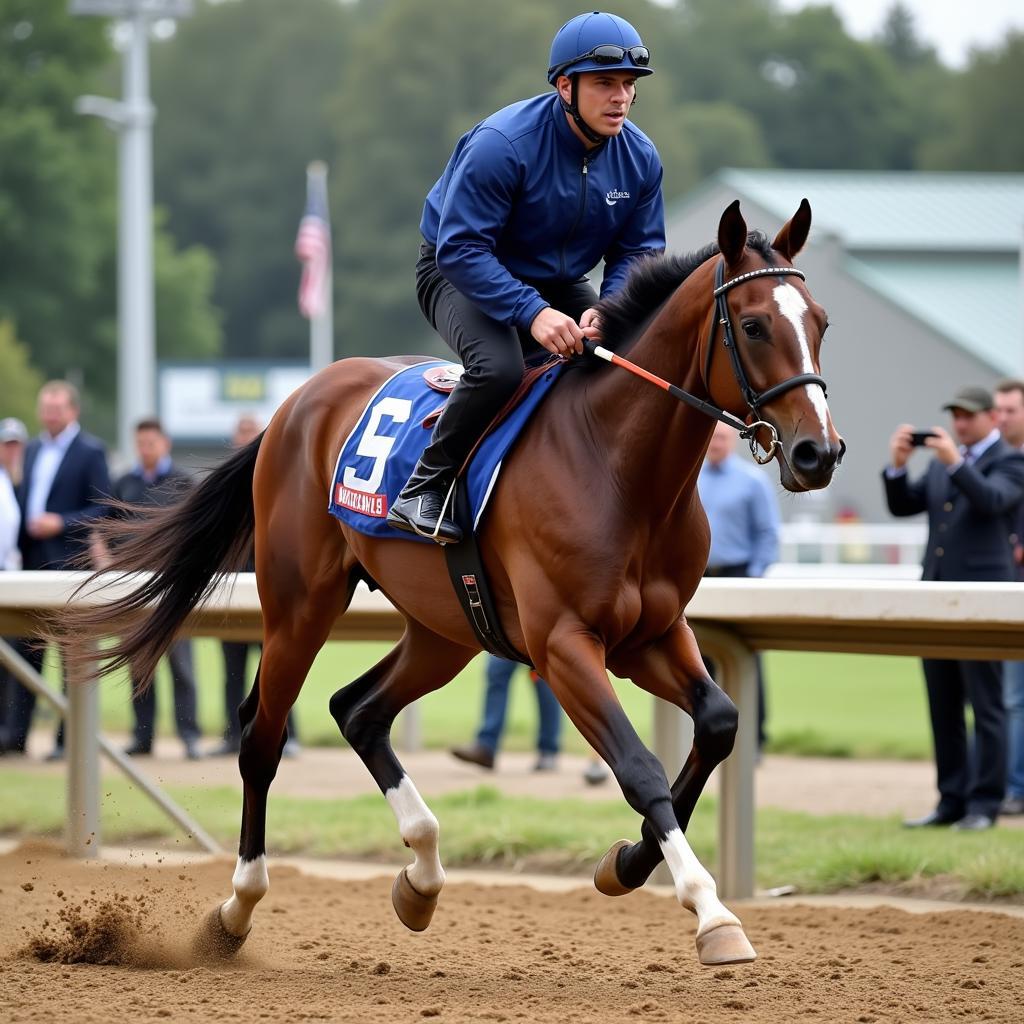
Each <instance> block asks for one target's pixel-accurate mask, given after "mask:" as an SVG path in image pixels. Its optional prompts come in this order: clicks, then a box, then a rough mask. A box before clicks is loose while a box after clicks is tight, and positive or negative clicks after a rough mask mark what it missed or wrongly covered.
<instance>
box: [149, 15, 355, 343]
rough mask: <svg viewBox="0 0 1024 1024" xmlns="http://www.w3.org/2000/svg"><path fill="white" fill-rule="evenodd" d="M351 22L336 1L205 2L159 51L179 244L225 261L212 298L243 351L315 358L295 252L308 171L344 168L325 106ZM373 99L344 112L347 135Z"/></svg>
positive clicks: (160, 137)
mask: <svg viewBox="0 0 1024 1024" xmlns="http://www.w3.org/2000/svg"><path fill="white" fill-rule="evenodd" d="M352 21H353V18H352V15H351V13H350V11H349V10H348V8H347V7H346V5H343V4H341V3H339V2H338V0H303V2H302V3H301V4H294V3H293V4H284V3H281V2H280V0H245V2H244V3H239V2H230V3H222V4H208V3H203V4H201V5H199V6H198V8H197V10H196V14H195V16H194V17H193V18H191V19H189V20H188V21H183V22H181V23H180V24H179V27H178V31H177V33H176V35H175V36H174V37H173V38H172V39H170V40H168V41H166V42H165V43H163V44H162V45H160V46H159V47H156V48H155V49H154V55H153V96H154V102H155V104H156V106H157V109H158V112H159V113H158V120H157V131H156V135H155V140H154V157H155V161H154V163H155V169H156V170H155V189H156V196H157V198H158V200H159V201H160V202H161V204H162V205H164V206H166V208H167V210H168V212H169V215H170V219H169V225H170V228H171V230H172V232H173V233H174V235H175V237H177V238H180V239H182V241H184V242H187V243H190V244H198V245H202V246H203V247H205V248H206V249H208V250H210V251H211V252H212V253H213V254H214V255H215V257H216V260H217V264H218V268H219V272H218V276H217V280H216V283H215V285H214V289H213V296H214V301H215V302H216V304H217V306H218V307H219V309H220V310H221V313H222V316H223V322H224V331H225V347H226V350H227V352H228V354H230V355H232V356H275V357H285V356H287V357H294V356H305V355H307V354H308V352H309V341H308V330H307V327H306V324H305V322H304V321H303V320H302V319H301V318H300V317H299V315H298V313H297V312H296V304H295V293H296V288H297V286H298V280H299V270H300V268H299V265H298V263H297V262H296V260H295V257H294V255H293V253H292V246H293V243H294V241H295V232H296V229H297V227H298V223H299V219H300V217H301V216H302V210H303V204H304V202H305V181H306V175H305V169H306V164H307V163H308V162H309V161H310V160H311V159H314V158H323V159H326V160H327V161H328V162H329V163H331V164H333V163H334V159H333V157H334V145H335V143H334V138H333V133H332V131H331V125H330V120H329V114H328V112H327V109H326V107H325V97H327V96H328V95H329V94H331V93H335V92H336V87H337V82H338V80H339V77H340V75H341V74H342V71H343V68H344V66H345V63H346V60H347V38H348V34H349V27H350V24H351V22H352ZM363 90H364V87H363V86H362V85H360V86H359V87H357V88H355V89H354V90H353V92H352V93H351V94H350V96H349V97H348V98H347V102H346V104H345V105H344V107H343V108H342V109H340V110H339V111H338V112H337V116H338V117H339V118H340V119H341V124H342V126H343V127H344V125H345V123H346V122H347V121H348V119H349V118H350V117H351V108H352V107H356V106H358V105H359V104H360V103H361V102H362V96H361V94H362V92H363ZM342 134H343V135H344V134H345V132H344V130H343V132H342ZM331 171H332V175H333V173H334V168H333V166H332V168H331Z"/></svg>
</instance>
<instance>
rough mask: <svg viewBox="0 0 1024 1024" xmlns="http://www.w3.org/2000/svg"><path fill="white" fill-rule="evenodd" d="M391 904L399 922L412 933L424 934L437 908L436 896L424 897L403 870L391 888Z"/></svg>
mask: <svg viewBox="0 0 1024 1024" xmlns="http://www.w3.org/2000/svg"><path fill="white" fill-rule="evenodd" d="M391 903H392V904H393V905H394V908H395V913H396V914H397V915H398V920H399V921H401V922H402V924H404V925H405V927H406V928H408V929H409V930H410V931H413V932H422V931H425V930H426V927H427V925H429V924H430V919H431V918H432V917H433V916H434V908H435V907H436V906H437V897H436V896H424V895H423V893H421V892H418V891H417V890H416V889H414V888H413V884H412V882H410V881H409V876H408V875H407V874H406V873H405V868H403V869H402V870H401V871H400V872H399V873H398V877H397V878H396V879H395V884H394V885H393V886H392V887H391Z"/></svg>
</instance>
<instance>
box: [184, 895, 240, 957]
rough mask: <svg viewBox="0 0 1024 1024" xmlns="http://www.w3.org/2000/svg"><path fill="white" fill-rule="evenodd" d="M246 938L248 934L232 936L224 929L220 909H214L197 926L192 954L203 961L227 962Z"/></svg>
mask: <svg viewBox="0 0 1024 1024" xmlns="http://www.w3.org/2000/svg"><path fill="white" fill-rule="evenodd" d="M249 931H252V929H251V928H250V929H249ZM247 938H249V932H246V933H245V934H244V935H232V934H231V932H229V931H228V930H227V929H226V928H225V927H224V922H223V920H222V919H221V916H220V907H219V906H218V907H214V908H213V910H211V911H210V912H209V913H208V914H207V915H206V917H204V918H203V920H202V923H201V924H200V925H199V931H198V932H197V933H196V937H195V939H193V941H192V952H193V953H194V954H195V955H196V956H197V957H201V958H203V959H211V958H212V959H216V960H227V959H228V958H229V957H232V956H234V955H235V954H236V953H237V952H238V951H239V950H240V949H241V948H242V945H243V943H244V942H245V940H246V939H247Z"/></svg>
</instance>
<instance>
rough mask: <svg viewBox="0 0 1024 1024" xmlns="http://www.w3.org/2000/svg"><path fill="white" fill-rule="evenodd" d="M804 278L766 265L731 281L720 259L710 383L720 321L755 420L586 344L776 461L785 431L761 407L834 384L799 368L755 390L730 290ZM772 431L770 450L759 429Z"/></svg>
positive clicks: (707, 364) (762, 459)
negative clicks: (762, 280) (766, 280)
mask: <svg viewBox="0 0 1024 1024" xmlns="http://www.w3.org/2000/svg"><path fill="white" fill-rule="evenodd" d="M784 276H789V277H799V278H800V280H801V281H803V280H806V278H805V276H804V273H803V271H802V270H797V268H796V267H761V268H760V269H759V270H751V271H749V272H748V273H746V274H740V275H739V276H738V277H734V278H732V279H731V280H729V281H726V280H725V260H724V259H720V260H719V261H718V265H717V266H716V267H715V290H714V292H713V296H714V299H715V308H714V315H713V316H712V319H711V333H710V335H709V337H708V344H707V355H706V356H705V358H704V386H705V388H707V389H708V391H709V393H710V380H711V360H712V358H713V357H714V354H715V334H716V332H717V328H718V325H719V324H721V326H722V343H723V344H724V345H725V348H726V351H727V352H728V353H729V359H730V361H731V362H732V372H733V375H734V376H735V377H736V383H737V385H738V386H739V389H740V394H741V395H742V396H743V401H744V402H746V403H747V406H748V407H749V408H750V411H751V413H753V416H754V422H753V423H751V424H749V425H748V424H747V423H746V422H744V421H743V420H741V419H739V418H738V417H736V416H733V414H732V413H730V412H726V411H725V410H724V409H720V408H719V407H718V406H717V405H715V404H714V403H713V402H709V401H708V400H707V399H704V398H698V397H697V396H696V395H691V394H690V393H689V392H688V391H684V390H683V389H682V388H681V387H677V386H676V385H675V384H670V383H669V382H668V381H667V380H663V379H662V378H661V377H659V376H657V375H656V374H653V373H651V372H650V370H645V369H644V368H643V367H641V366H637V365H636V363H632V362H630V361H629V360H628V359H625V358H623V357H622V356H620V355H617V354H616V353H615V352H612V351H611V350H609V349H606V348H604V347H603V346H601V345H598V344H597V342H595V341H591V340H590V339H589V338H587V339H584V342H583V347H584V350H585V351H586V352H588V353H589V354H590V355H593V356H597V357H598V358H599V359H604V360H605V361H606V362H609V363H613V364H614V365H615V366H620V367H622V368H623V369H624V370H629V371H630V373H633V374H635V375H636V376H637V377H642V378H643V379H644V380H647V381H650V382H651V383H652V384H656V385H657V386H658V387H660V388H661V389H662V390H664V391H667V392H668V393H669V394H670V395H672V396H673V397H674V398H678V399H679V400H680V401H681V402H685V403H686V404H687V405H689V406H690V407H691V408H693V409H696V410H697V411H698V412H702V413H704V414H705V415H706V416H710V417H711V418H712V419H716V420H719V421H720V422H721V423H725V424H728V426H730V427H732V428H733V429H734V430H738V431H739V434H740V437H742V438H743V439H744V440H745V441H747V442H749V444H750V454H751V455H752V456H753V457H754V460H755V461H756V462H758V463H759V464H760V465H762V466H763V465H764V464H765V463H767V462H770V461H771V460H772V458H773V457H774V456H775V451H776V449H777V448H778V446H779V435H778V431H776V429H775V427H773V426H772V424H771V423H768V422H767V421H765V420H763V419H761V406H762V405H767V403H768V402H771V401H774V399H776V398H778V397H779V395H784V394H785V393H786V392H787V391H791V390H792V389H793V388H798V387H800V386H801V385H803V384H817V385H819V386H820V387H821V390H822V391H824V392H825V397H826V398H827V397H828V389H827V387H826V384H825V378H824V377H821V376H819V375H818V374H817V373H798V374H796V375H795V376H793V377H787V378H786V379H785V380H784V381H780V382H779V383H778V384H773V385H772V386H771V387H770V388H765V390H764V391H755V390H754V389H753V387H752V386H751V384H750V378H749V377H748V376H747V371H746V370H745V369H744V368H743V360H742V359H740V350H739V347H738V346H737V344H736V337H735V335H734V334H733V330H732V318H731V317H730V316H729V303H728V300H727V299H726V295H727V294H728V292H729V291H730V290H731V289H733V288H735V287H736V286H737V285H740V284H745V283H746V282H747V281H752V280H753V279H754V278H755V277H784ZM762 427H763V428H764V429H766V430H767V431H768V433H769V435H770V440H769V442H768V444H767V445H764V446H762V447H763V449H764V451H763V453H762V452H759V451H758V444H759V442H758V440H757V432H758V430H760V429H761V428H762Z"/></svg>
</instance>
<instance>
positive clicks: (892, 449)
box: [889, 423, 914, 469]
mask: <svg viewBox="0 0 1024 1024" xmlns="http://www.w3.org/2000/svg"><path fill="white" fill-rule="evenodd" d="M913 431H914V427H913V424H911V423H901V424H900V425H899V426H898V427H897V428H896V431H895V433H894V434H893V435H892V437H891V438H890V439H889V459H890V461H891V462H892V467H893V469H902V468H903V467H904V466H905V465H906V464H907V459H909V458H910V453H911V452H912V451H913V450H914V446H913V444H911V440H912V438H911V436H910V435H911V434H912V433H913Z"/></svg>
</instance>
